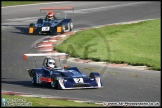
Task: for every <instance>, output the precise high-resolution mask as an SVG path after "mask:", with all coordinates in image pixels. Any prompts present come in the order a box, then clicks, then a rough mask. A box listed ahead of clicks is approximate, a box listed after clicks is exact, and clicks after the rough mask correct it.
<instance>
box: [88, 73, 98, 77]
mask: <svg viewBox="0 0 162 108" xmlns="http://www.w3.org/2000/svg"><path fill="white" fill-rule="evenodd" d="M89 77H90V78H95V77H100V75H99V73H97V72H91V73H90V74H89Z"/></svg>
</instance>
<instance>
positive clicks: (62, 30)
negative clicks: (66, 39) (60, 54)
mask: <svg viewBox="0 0 162 108" xmlns="http://www.w3.org/2000/svg"><path fill="white" fill-rule="evenodd" d="M64 32H65V26H64V25H63V24H62V25H61V34H63V33H64Z"/></svg>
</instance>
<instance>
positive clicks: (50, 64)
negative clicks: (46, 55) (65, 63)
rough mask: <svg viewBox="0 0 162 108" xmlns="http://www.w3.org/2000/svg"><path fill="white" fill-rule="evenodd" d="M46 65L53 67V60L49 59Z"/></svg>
mask: <svg viewBox="0 0 162 108" xmlns="http://www.w3.org/2000/svg"><path fill="white" fill-rule="evenodd" d="M47 65H48V66H49V67H50V68H54V67H55V60H53V59H49V60H48V63H47Z"/></svg>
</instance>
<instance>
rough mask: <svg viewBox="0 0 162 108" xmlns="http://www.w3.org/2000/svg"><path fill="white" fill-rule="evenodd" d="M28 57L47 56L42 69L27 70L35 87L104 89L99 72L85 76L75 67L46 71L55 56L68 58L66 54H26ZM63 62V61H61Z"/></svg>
mask: <svg viewBox="0 0 162 108" xmlns="http://www.w3.org/2000/svg"><path fill="white" fill-rule="evenodd" d="M27 56H46V58H45V59H44V61H43V64H42V68H32V69H27V70H28V73H29V76H30V77H31V80H32V83H33V85H47V86H50V87H52V88H54V89H80V88H102V87H103V85H102V81H101V78H100V74H99V73H98V72H91V73H90V74H89V75H85V74H83V73H81V72H80V71H79V69H78V68H77V67H75V66H64V67H55V68H53V69H49V70H48V71H47V69H45V67H46V65H47V62H48V60H49V59H51V57H54V56H57V57H59V56H66V57H67V54H66V53H40V54H24V60H26V57H27ZM59 61H60V62H61V60H59Z"/></svg>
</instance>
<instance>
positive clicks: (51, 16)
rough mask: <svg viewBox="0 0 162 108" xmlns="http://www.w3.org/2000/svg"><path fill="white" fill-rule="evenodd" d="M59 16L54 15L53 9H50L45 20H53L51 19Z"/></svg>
mask: <svg viewBox="0 0 162 108" xmlns="http://www.w3.org/2000/svg"><path fill="white" fill-rule="evenodd" d="M56 19H57V18H56V17H55V15H54V12H53V11H48V13H47V15H46V17H45V21H51V20H56Z"/></svg>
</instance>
